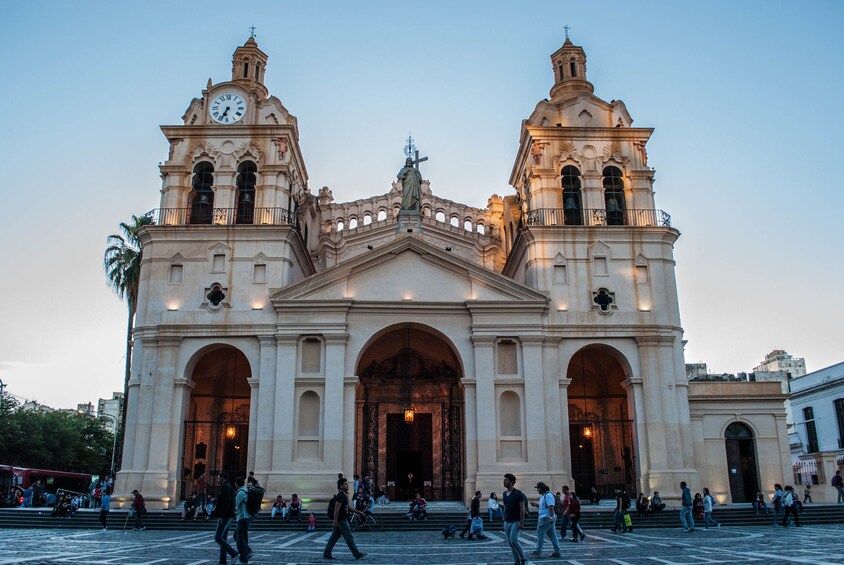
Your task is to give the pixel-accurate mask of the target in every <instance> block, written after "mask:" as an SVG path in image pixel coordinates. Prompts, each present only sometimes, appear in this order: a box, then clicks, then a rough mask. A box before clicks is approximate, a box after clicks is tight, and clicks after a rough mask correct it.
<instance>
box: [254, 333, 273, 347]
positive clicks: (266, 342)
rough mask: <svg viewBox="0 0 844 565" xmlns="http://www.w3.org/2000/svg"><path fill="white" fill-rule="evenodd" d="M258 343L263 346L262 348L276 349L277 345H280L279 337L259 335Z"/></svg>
mask: <svg viewBox="0 0 844 565" xmlns="http://www.w3.org/2000/svg"><path fill="white" fill-rule="evenodd" d="M258 343H259V344H261V347H275V346H276V343H278V336H274V335H259V336H258Z"/></svg>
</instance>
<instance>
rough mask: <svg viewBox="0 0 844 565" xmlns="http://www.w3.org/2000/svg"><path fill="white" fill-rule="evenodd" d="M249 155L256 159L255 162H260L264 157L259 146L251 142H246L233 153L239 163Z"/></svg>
mask: <svg viewBox="0 0 844 565" xmlns="http://www.w3.org/2000/svg"><path fill="white" fill-rule="evenodd" d="M247 154H248V155H251V156H252V157H254V158H255V160H260V159H261V157H262V156H263V152H262V151H261V150H260V149H259V148H258V146H257V145H255V144H254V143H251V142H248V143H247V142H246V141H244V142H243V143H241V144H240V145H239V146H238V147H237V149H236V150H235V151H234V153H232V156H234V158H235V159H236V160H238V161H239V160H240V159H242V158H243V156H244V155H247Z"/></svg>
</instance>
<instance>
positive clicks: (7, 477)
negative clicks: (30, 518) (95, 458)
mask: <svg viewBox="0 0 844 565" xmlns="http://www.w3.org/2000/svg"><path fill="white" fill-rule="evenodd" d="M92 478H93V476H92V475H91V474H88V473H68V472H66V471H49V470H46V469H28V468H26V467H11V466H9V465H0V493H2V500H4V501H6V500H8V499H9V498H10V495H11V494H12V489H14V490H16V491H18V493H20V492H21V491H22V490H23V489H25V488H29V487H31V486H32V485H34V484H35V482H36V481H41V484H42V485H44V492H52V493H55V492H56V491H58V490H66V491H71V492H81V493H85V492H88V488H89V486H90V485H91V479H92ZM18 504H20V502H18Z"/></svg>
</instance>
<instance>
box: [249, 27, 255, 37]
mask: <svg viewBox="0 0 844 565" xmlns="http://www.w3.org/2000/svg"><path fill="white" fill-rule="evenodd" d="M249 37H255V26H251V27H250V28H249Z"/></svg>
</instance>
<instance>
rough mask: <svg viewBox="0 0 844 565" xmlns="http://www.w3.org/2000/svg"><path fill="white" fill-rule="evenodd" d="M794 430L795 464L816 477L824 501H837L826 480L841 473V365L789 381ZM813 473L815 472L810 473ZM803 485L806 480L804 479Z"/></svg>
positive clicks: (843, 403) (843, 376)
mask: <svg viewBox="0 0 844 565" xmlns="http://www.w3.org/2000/svg"><path fill="white" fill-rule="evenodd" d="M790 384H791V408H792V411H793V413H794V424H795V425H794V431H793V432H792V434H791V437H790V442H789V443H790V445H791V453H792V458H793V460H794V463H795V464H797V465H798V466H800V467H803V468H806V469H808V472H807V473H805V474H806V475H808V476H810V477H811V476H812V475H814V476H815V477H816V480H817V483H815V484H818V485H819V489H820V491H821V492H822V493H824V491H825V490H826V491H829V492H825V495H826V498H825V499H826V500H828V501H830V502H832V501H834V500H836V499H837V496H836V493H834V489H832V488H831V487H829V481H830V480H831V479H832V476H833V475H834V474H835V471H836V470H837V469H842V470H844V362H841V363H838V364H836V365H832V366H830V367H827V368H825V369H821V370H820V371H814V372H812V373H808V374H806V375H804V376H802V377H799V378H796V379H792V380H791V381H790ZM812 470H814V471H812ZM803 480H804V482H805V477H804V479H803Z"/></svg>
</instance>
